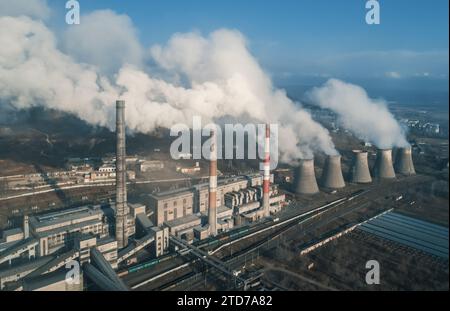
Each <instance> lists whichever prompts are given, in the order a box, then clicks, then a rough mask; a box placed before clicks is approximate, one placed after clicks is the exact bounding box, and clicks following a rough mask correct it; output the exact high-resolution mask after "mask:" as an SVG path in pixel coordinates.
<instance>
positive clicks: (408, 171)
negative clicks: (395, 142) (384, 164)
mask: <svg viewBox="0 0 450 311" xmlns="http://www.w3.org/2000/svg"><path fill="white" fill-rule="evenodd" d="M395 171H396V172H397V173H399V174H402V175H406V176H410V175H415V174H416V170H415V169H414V163H413V159H412V151H411V147H406V148H400V149H399V150H398V151H397V156H396V159H395Z"/></svg>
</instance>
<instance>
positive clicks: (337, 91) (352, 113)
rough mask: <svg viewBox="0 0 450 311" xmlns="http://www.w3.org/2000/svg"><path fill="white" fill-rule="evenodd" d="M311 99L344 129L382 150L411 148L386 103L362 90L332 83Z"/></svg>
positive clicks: (319, 90)
mask: <svg viewBox="0 0 450 311" xmlns="http://www.w3.org/2000/svg"><path fill="white" fill-rule="evenodd" d="M308 98H309V100H310V101H311V103H312V104H315V105H318V106H320V107H322V108H327V109H331V110H332V111H333V112H335V113H336V114H337V117H338V122H339V123H340V125H341V126H343V127H344V128H346V129H348V130H349V131H351V132H352V133H354V134H355V135H356V136H358V137H359V138H360V139H362V140H365V141H367V142H371V143H373V144H375V145H376V146H377V147H378V148H381V149H390V148H393V147H407V146H409V143H408V141H407V140H406V137H405V130H404V129H403V128H402V127H401V126H400V125H399V123H398V122H397V120H396V119H395V118H394V116H393V115H392V114H391V112H390V111H389V109H388V105H387V103H386V101H384V100H383V99H372V98H370V97H369V96H368V94H367V92H366V91H365V90H364V89H363V88H362V87H359V86H357V85H354V84H350V83H345V82H343V81H340V80H337V79H330V80H328V81H327V82H326V83H325V85H323V86H322V87H317V88H314V89H313V90H312V91H311V92H309V94H308Z"/></svg>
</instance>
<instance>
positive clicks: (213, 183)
mask: <svg viewBox="0 0 450 311" xmlns="http://www.w3.org/2000/svg"><path fill="white" fill-rule="evenodd" d="M216 144H217V139H216V130H215V129H212V130H211V153H210V161H209V200H208V206H209V209H208V224H209V234H210V235H212V236H215V235H217V195H216V193H217V145H216Z"/></svg>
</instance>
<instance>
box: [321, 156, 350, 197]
mask: <svg viewBox="0 0 450 311" xmlns="http://www.w3.org/2000/svg"><path fill="white" fill-rule="evenodd" d="M341 158H342V157H341V156H340V155H331V156H328V157H327V159H326V161H325V167H324V170H323V173H322V178H321V185H322V187H325V188H329V189H340V188H344V187H345V181H344V176H343V175H342V167H341Z"/></svg>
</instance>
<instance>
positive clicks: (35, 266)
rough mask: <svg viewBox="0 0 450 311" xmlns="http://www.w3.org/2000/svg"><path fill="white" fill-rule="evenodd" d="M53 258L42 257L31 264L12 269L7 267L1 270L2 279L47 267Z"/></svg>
mask: <svg viewBox="0 0 450 311" xmlns="http://www.w3.org/2000/svg"><path fill="white" fill-rule="evenodd" d="M52 258H53V256H46V257H40V258H38V259H36V260H32V261H29V262H26V263H23V264H20V265H14V266H12V267H7V268H5V269H3V270H0V278H3V277H6V276H10V275H16V274H20V273H23V272H26V271H30V270H35V269H38V268H39V267H41V266H43V265H45V264H46V263H48V262H49V261H50V260H52Z"/></svg>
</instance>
